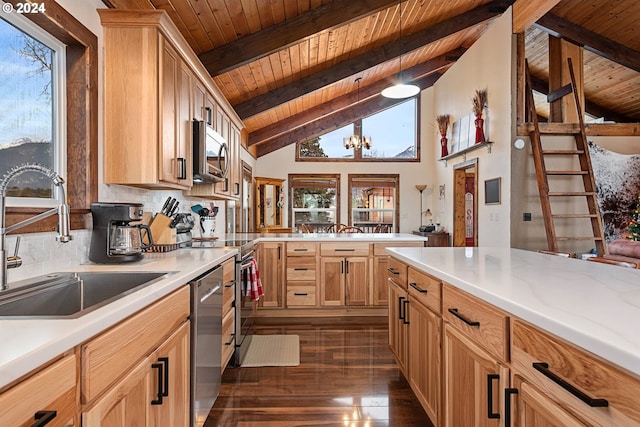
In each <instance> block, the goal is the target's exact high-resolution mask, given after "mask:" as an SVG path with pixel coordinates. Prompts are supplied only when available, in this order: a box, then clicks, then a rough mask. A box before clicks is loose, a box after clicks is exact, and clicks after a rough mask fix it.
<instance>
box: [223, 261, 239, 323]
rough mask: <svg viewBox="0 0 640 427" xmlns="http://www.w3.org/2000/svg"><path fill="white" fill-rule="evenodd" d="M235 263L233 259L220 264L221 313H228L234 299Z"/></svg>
mask: <svg viewBox="0 0 640 427" xmlns="http://www.w3.org/2000/svg"><path fill="white" fill-rule="evenodd" d="M235 273H236V263H235V260H234V259H233V258H231V259H228V260H227V261H225V262H224V263H223V264H222V313H223V314H224V313H226V312H228V311H229V310H230V309H231V307H232V306H233V301H234V300H235V299H236V292H235V289H236V274H235Z"/></svg>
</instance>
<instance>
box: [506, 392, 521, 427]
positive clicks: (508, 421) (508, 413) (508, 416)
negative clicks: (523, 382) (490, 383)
mask: <svg viewBox="0 0 640 427" xmlns="http://www.w3.org/2000/svg"><path fill="white" fill-rule="evenodd" d="M512 394H518V389H517V388H505V389H504V427H511V395H512Z"/></svg>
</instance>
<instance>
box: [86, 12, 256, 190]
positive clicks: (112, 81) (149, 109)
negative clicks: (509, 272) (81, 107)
mask: <svg viewBox="0 0 640 427" xmlns="http://www.w3.org/2000/svg"><path fill="white" fill-rule="evenodd" d="M98 12H99V14H100V19H101V22H102V25H103V27H104V33H103V34H104V67H105V68H104V70H105V72H104V74H105V78H104V80H105V90H104V146H105V149H104V159H105V163H104V180H105V183H107V184H123V185H133V186H139V187H145V188H151V189H154V188H170V189H180V190H187V191H188V194H190V195H197V196H203V197H211V198H233V197H238V196H239V180H238V179H237V178H236V176H237V175H238V170H239V167H240V158H239V157H240V156H239V155H240V152H239V144H240V140H239V137H236V135H240V134H241V129H243V127H244V126H243V124H242V122H241V121H240V119H239V118H238V117H237V115H236V114H235V112H234V111H233V109H232V108H231V105H230V104H229V103H228V102H227V101H226V99H224V97H223V96H222V94H221V92H220V91H219V89H218V88H217V87H216V86H215V84H214V83H213V80H212V79H211V77H210V76H209V75H208V73H207V71H206V69H205V68H204V66H203V65H202V63H200V61H199V60H198V58H197V56H196V55H195V53H194V52H193V51H192V50H191V48H190V47H189V45H188V44H187V42H186V41H185V40H184V38H183V37H182V35H181V34H180V32H179V31H178V29H177V28H176V27H175V25H174V24H173V22H172V21H171V20H170V19H169V17H168V15H167V14H166V13H165V12H163V11H144V12H142V11H126V10H106V9H105V10H99V11H98ZM194 119H195V120H204V121H206V122H207V124H208V125H209V126H211V127H212V128H213V129H215V130H216V131H217V132H218V133H220V134H222V135H223V136H224V138H225V140H226V141H227V144H228V145H229V154H230V155H229V158H228V160H227V161H228V162H229V169H228V170H229V173H228V174H227V180H226V181H225V182H221V183H218V184H208V185H195V186H194V184H193V157H192V156H193V154H192V153H193V150H192V147H193V133H192V132H193V131H192V129H193V120H194ZM236 181H238V182H236ZM192 186H193V189H192Z"/></svg>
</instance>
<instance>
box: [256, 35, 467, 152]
mask: <svg viewBox="0 0 640 427" xmlns="http://www.w3.org/2000/svg"><path fill="white" fill-rule="evenodd" d="M465 51H466V49H464V48H458V49H454V50H452V51H449V52H447V53H445V54H444V55H440V56H438V57H435V58H432V59H430V60H428V61H425V62H423V63H422V64H418V65H416V66H413V67H411V68H408V69H406V70H404V71H403V73H402V74H403V76H404V77H405V78H406V79H407V80H414V79H415V78H417V77H420V76H425V75H428V74H431V73H433V72H435V71H439V70H441V71H444V69H446V68H448V67H450V66H451V64H453V63H454V62H455V61H456V60H457V59H458V58H459V57H460V56H462V54H463V53H464V52H465ZM393 83H395V78H388V79H382V80H378V81H376V82H374V83H372V84H370V85H367V86H361V87H360V100H361V101H364V100H365V99H367V98H370V97H373V96H377V95H379V94H380V92H381V91H382V89H385V88H386V87H388V86H390V85H392V84H393ZM357 96H358V94H357V91H356V90H354V91H352V92H350V93H348V94H346V95H343V96H340V97H338V98H335V99H332V100H330V101H328V102H325V103H323V104H320V105H318V106H316V107H313V108H311V109H309V110H306V111H304V112H302V113H299V114H296V115H294V116H291V117H288V118H287V119H285V120H281V121H278V122H276V123H273V124H271V125H269V126H266V127H264V128H261V129H257V130H255V131H253V132H250V133H249V139H248V145H249V146H251V145H255V144H261V143H264V142H266V141H269V140H271V139H273V138H276V137H278V136H280V135H282V134H285V133H288V132H291V131H292V130H295V129H297V128H299V127H301V126H305V125H306V124H308V123H310V122H313V121H315V120H318V119H320V118H322V117H325V116H327V115H329V114H333V113H336V112H338V111H341V110H344V109H345V108H348V107H349V106H351V105H352V104H354V103H356V101H357Z"/></svg>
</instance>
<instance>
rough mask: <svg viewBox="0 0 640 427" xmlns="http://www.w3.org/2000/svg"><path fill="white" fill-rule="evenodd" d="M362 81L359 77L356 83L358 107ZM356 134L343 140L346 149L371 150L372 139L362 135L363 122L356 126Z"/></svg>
mask: <svg viewBox="0 0 640 427" xmlns="http://www.w3.org/2000/svg"><path fill="white" fill-rule="evenodd" d="M361 80H362V77H358V78H357V79H356V83H357V84H358V98H357V99H358V101H357V102H356V105H358V104H359V103H360V81H361ZM353 127H354V129H353V130H354V131H355V132H354V133H353V135H351V136H346V137H344V138H343V140H342V141H343V143H344V148H346V149H347V150H349V149H351V148H356V149H357V148H360V147H364V148H365V149H367V150H368V149H370V148H371V137H370V136H363V135H362V122H361V121H360V122H359V123H356V124H354V126H353Z"/></svg>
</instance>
